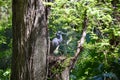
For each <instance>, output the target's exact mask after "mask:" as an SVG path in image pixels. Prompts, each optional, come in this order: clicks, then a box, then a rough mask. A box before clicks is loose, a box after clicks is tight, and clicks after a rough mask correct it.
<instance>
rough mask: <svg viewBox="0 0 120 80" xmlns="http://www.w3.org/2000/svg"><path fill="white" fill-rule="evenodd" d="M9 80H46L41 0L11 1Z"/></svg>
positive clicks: (45, 46)
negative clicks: (11, 25)
mask: <svg viewBox="0 0 120 80" xmlns="http://www.w3.org/2000/svg"><path fill="white" fill-rule="evenodd" d="M12 11H13V19H12V24H13V54H12V73H11V80H46V54H47V48H48V47H47V45H48V42H47V41H48V40H47V21H46V14H45V13H46V12H45V7H44V5H43V0H13V3H12Z"/></svg>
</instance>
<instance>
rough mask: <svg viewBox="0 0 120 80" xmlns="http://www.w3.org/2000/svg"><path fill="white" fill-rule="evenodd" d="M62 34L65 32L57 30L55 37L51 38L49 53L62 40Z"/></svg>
mask: <svg viewBox="0 0 120 80" xmlns="http://www.w3.org/2000/svg"><path fill="white" fill-rule="evenodd" d="M63 34H65V33H63V32H61V31H58V32H57V33H56V37H55V38H53V40H52V41H51V43H50V54H53V53H54V51H55V50H56V48H58V47H59V45H60V43H61V42H62V41H63V37H62V35H63Z"/></svg>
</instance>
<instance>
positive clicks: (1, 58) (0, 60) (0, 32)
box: [0, 0, 12, 80]
mask: <svg viewBox="0 0 120 80" xmlns="http://www.w3.org/2000/svg"><path fill="white" fill-rule="evenodd" d="M11 26H12V12H11V0H0V80H9V75H10V63H11V53H12V51H11V49H12V28H11Z"/></svg>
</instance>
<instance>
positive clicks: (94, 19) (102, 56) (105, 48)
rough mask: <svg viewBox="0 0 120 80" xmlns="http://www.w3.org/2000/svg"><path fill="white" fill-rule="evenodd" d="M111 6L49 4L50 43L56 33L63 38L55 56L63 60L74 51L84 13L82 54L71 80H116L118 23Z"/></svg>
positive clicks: (84, 0)
mask: <svg viewBox="0 0 120 80" xmlns="http://www.w3.org/2000/svg"><path fill="white" fill-rule="evenodd" d="M112 3H113V1H112V0H107V1H104V0H103V1H101V0H98V1H97V0H56V1H55V2H54V3H53V4H52V3H51V14H50V16H49V32H50V39H52V38H53V37H54V36H53V35H54V33H55V32H57V31H58V30H61V31H63V32H65V33H66V34H67V35H66V36H63V37H64V41H63V44H61V47H60V48H62V50H63V51H61V50H59V52H60V53H62V54H65V55H67V56H72V55H73V54H74V53H75V51H76V45H77V41H78V40H79V39H80V36H81V31H82V26H83V18H84V12H85V10H87V18H88V19H89V22H88V29H87V36H86V42H85V44H84V51H83V52H82V53H81V55H80V58H79V60H78V62H77V64H76V66H75V68H74V70H73V71H71V80H88V79H92V80H103V79H104V80H106V79H105V78H109V79H111V80H117V79H120V77H119V76H120V70H119V67H120V64H119V57H120V55H119V52H120V34H119V33H120V28H119V27H120V25H119V24H120V23H119V19H118V18H115V16H116V15H115V14H113V13H114V12H116V13H117V12H118V10H119V8H117V9H115V10H114V6H113V4H112ZM116 5H117V7H119V5H118V4H117V3H116ZM117 16H118V14H117Z"/></svg>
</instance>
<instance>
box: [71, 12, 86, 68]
mask: <svg viewBox="0 0 120 80" xmlns="http://www.w3.org/2000/svg"><path fill="white" fill-rule="evenodd" d="M86 11H87V10H86ZM86 11H85V14H84V21H83V31H82V36H81V38H80V40H79V41H78V46H77V51H76V53H75V55H74V57H73V58H72V60H71V62H70V65H69V69H70V70H71V69H72V68H73V67H74V65H75V63H76V61H77V58H78V56H79V55H80V52H81V51H82V48H83V44H84V41H85V37H86V33H87V32H86V31H87V24H88V19H87V12H86Z"/></svg>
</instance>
